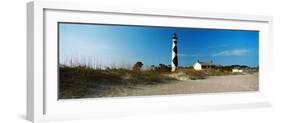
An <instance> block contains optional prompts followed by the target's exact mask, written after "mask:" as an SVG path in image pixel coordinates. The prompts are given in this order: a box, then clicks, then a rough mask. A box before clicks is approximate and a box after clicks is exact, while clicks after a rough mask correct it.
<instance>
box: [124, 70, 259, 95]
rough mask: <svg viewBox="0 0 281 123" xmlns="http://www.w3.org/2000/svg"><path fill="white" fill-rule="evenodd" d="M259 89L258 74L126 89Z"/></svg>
mask: <svg viewBox="0 0 281 123" xmlns="http://www.w3.org/2000/svg"><path fill="white" fill-rule="evenodd" d="M255 90H258V74H257V73H255V74H246V75H229V76H212V77H209V78H207V79H204V80H184V81H173V82H171V83H168V84H159V85H152V86H139V87H137V89H126V91H125V92H126V94H125V95H127V96H138V95H165V94H190V93H214V92H237V91H255Z"/></svg>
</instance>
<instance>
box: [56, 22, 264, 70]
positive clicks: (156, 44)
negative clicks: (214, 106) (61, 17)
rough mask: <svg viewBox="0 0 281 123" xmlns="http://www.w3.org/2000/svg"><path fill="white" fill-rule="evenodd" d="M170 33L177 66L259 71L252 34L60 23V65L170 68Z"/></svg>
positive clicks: (255, 36)
mask: <svg viewBox="0 0 281 123" xmlns="http://www.w3.org/2000/svg"><path fill="white" fill-rule="evenodd" d="M173 33H176V34H177V36H178V60H179V66H190V65H192V63H193V62H195V61H197V60H200V61H209V60H213V61H214V63H215V64H219V65H233V64H240V65H248V66H252V67H255V66H257V65H258V40H259V39H258V37H259V33H258V32H256V31H242V30H218V29H197V28H174V27H148V26H123V25H96V24H73V23H59V62H60V64H66V63H68V62H69V59H76V61H78V62H80V63H81V62H95V64H100V65H102V66H111V65H128V64H130V65H132V64H134V63H136V62H137V61H141V62H143V63H144V65H146V66H150V65H158V64H160V63H162V64H170V63H171V53H172V52H171V49H172V35H173Z"/></svg>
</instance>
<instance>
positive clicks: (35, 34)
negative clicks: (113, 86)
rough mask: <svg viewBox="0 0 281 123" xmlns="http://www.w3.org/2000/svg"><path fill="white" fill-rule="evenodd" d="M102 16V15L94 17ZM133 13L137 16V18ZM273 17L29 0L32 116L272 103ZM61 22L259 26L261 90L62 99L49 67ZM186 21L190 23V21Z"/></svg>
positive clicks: (100, 114) (104, 114)
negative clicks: (269, 99) (59, 97)
mask: <svg viewBox="0 0 281 123" xmlns="http://www.w3.org/2000/svg"><path fill="white" fill-rule="evenodd" d="M98 16H99V17H100V18H101V19H95V18H96V17H98ZM120 16H122V17H121V18H120ZM131 17H134V18H137V19H134V21H133V20H131V19H130V18H131ZM142 18H144V19H142ZM151 20H155V21H151ZM187 20H188V21H187ZM198 20H199V21H198ZM272 20H273V19H272V17H270V16H260V15H243V14H229V13H211V12H193V11H179V10H153V9H142V8H124V7H104V6H98V5H91V4H87V3H65V2H63V3H60V2H43V1H34V2H30V3H28V4H27V119H28V120H30V121H34V122H37V121H42V120H60V119H80V118H88V117H112V116H120V115H132V114H133V115H135V114H150V113H167V112H169V113H170V112H188V111H207V110H220V109H235V108H252V107H270V102H268V100H267V97H268V95H269V94H270V91H269V90H270V88H271V84H270V83H272V81H271V77H270V76H271V75H270V71H271V70H272V68H273V66H272V50H273V49H272V48H273V46H272V42H273V41H272ZM59 21H64V22H84V23H94V22H95V23H97V22H98V23H111V24H132V25H158V26H179V27H181V26H183V27H187V26H188V27H198V28H219V29H247V30H258V31H260V37H259V39H260V40H259V46H260V47H259V55H260V57H259V62H260V76H259V91H254V92H233V93H215V94H213V93H212V94H181V95H169V96H140V97H122V98H121V97H120V98H118V97H117V98H102V99H77V100H60V101H59V100H57V96H56V94H57V90H56V88H55V87H56V83H57V81H56V77H54V76H55V75H56V74H51V73H52V72H56V69H53V68H55V67H50V66H53V65H55V64H56V65H57V63H56V62H57V60H56V58H57V57H53V54H56V53H57V50H50V48H51V49H56V47H57V45H56V43H54V41H56V37H57V33H48V32H49V31H54V30H56V28H57V27H56V25H55V24H56V23H57V22H59ZM185 21H187V22H191V23H189V24H188V25H185V23H184V22H185ZM46 66H48V67H46ZM54 88H55V89H54Z"/></svg>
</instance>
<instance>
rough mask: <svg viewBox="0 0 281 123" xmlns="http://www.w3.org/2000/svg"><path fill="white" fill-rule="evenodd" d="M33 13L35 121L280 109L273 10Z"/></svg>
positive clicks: (42, 8) (45, 8)
mask: <svg viewBox="0 0 281 123" xmlns="http://www.w3.org/2000/svg"><path fill="white" fill-rule="evenodd" d="M78 4H79V6H78ZM27 13H28V17H27V27H28V31H27V43H28V44H27V49H28V51H27V53H28V58H27V60H28V61H27V63H28V64H27V67H28V75H27V78H28V82H27V87H28V89H27V90H28V92H27V94H28V98H27V116H28V119H29V120H31V121H41V120H57V119H78V118H86V117H110V116H120V115H129V114H147V113H165V112H179V111H182V112H188V111H197V110H203V111H204V110H216V109H233V108H251V107H268V106H270V103H269V102H268V101H267V99H266V98H267V97H268V93H269V89H270V85H271V84H270V82H271V80H270V70H271V69H272V67H273V66H271V61H272V56H271V54H272V17H270V16H257V15H240V14H228V13H208V12H192V11H175V10H149V9H137V8H123V7H122V8H118V7H101V6H93V5H89V4H86V3H59V2H38V1H35V2H31V3H28V4H27Z"/></svg>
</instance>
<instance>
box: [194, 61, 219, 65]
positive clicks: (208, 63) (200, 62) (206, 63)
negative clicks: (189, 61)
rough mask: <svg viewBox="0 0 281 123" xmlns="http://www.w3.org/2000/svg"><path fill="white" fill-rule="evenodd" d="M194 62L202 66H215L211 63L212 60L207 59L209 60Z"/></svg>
mask: <svg viewBox="0 0 281 123" xmlns="http://www.w3.org/2000/svg"><path fill="white" fill-rule="evenodd" d="M195 63H199V64H201V65H202V66H215V64H214V63H213V61H209V62H202V61H197V62H195Z"/></svg>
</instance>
